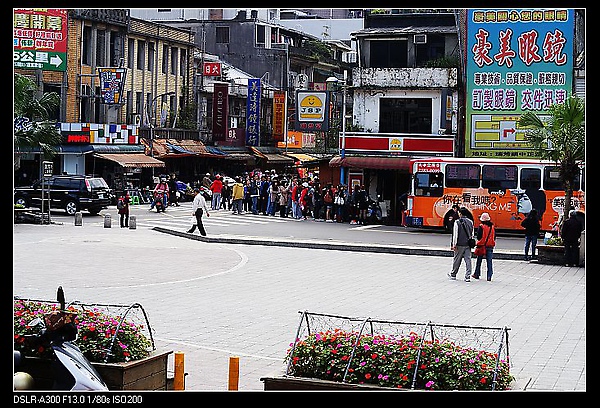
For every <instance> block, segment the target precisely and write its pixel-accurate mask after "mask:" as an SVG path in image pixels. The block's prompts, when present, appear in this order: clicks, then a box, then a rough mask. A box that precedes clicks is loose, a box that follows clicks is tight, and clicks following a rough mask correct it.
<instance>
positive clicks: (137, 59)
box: [14, 9, 195, 188]
mask: <svg viewBox="0 0 600 408" xmlns="http://www.w3.org/2000/svg"><path fill="white" fill-rule="evenodd" d="M14 14H15V33H17V34H16V37H18V38H19V41H22V39H25V38H27V37H29V36H30V35H35V34H34V33H35V32H36V31H37V32H38V33H41V34H43V35H44V36H45V37H46V38H50V37H52V38H56V39H59V38H60V39H61V42H64V44H63V45H62V46H63V47H64V53H57V55H56V56H58V57H63V58H64V60H65V61H64V64H62V65H61V66H58V67H57V68H55V67H51V66H48V65H47V64H45V65H42V64H39V63H38V64H32V63H28V62H26V56H27V54H29V53H30V54H32V55H36V57H35V58H39V59H40V60H44V54H46V55H47V54H49V53H48V52H47V51H43V50H36V49H35V47H33V46H30V45H29V44H28V43H27V42H23V41H22V44H23V45H24V46H23V47H15V50H16V51H15V55H17V54H19V53H20V55H24V57H23V58H22V60H23V62H19V63H15V72H18V73H21V74H23V75H26V76H31V77H33V78H35V79H36V80H37V82H38V83H39V84H40V88H41V89H44V91H55V92H57V93H58V94H59V95H60V97H61V109H60V113H59V115H60V117H59V118H57V119H58V122H59V126H60V131H61V133H62V135H63V143H62V144H61V145H60V146H58V147H57V150H58V154H57V155H56V157H55V158H54V161H55V166H54V168H55V172H58V173H69V174H84V173H85V174H91V173H94V174H99V175H102V176H103V177H104V178H105V179H107V181H109V182H110V184H111V185H112V186H114V187H117V188H120V187H123V186H125V185H128V184H129V185H133V186H140V185H141V184H142V176H143V174H142V173H144V170H151V171H152V172H153V169H154V168H158V169H162V170H164V167H165V166H164V162H162V161H160V160H157V159H155V158H153V157H151V155H147V154H145V153H146V152H145V149H144V145H142V144H141V143H140V133H139V130H140V127H143V126H150V125H152V126H159V127H161V126H172V125H173V123H174V121H175V118H176V112H178V110H180V109H181V108H182V107H183V106H185V105H186V104H187V103H189V101H190V99H191V98H192V96H193V94H192V87H191V86H190V81H192V79H193V78H192V72H193V71H192V69H193V65H192V63H191V60H192V58H193V55H194V50H195V44H194V39H193V36H192V35H191V33H190V32H189V31H186V30H183V29H178V28H174V27H168V26H164V25H160V24H157V23H152V22H149V21H143V20H138V19H132V18H130V16H129V10H126V9H70V10H61V9H48V10H47V11H44V10H37V9H15V11H14ZM17 30H18V31H17ZM19 36H21V37H19ZM58 42H59V41H58V40H56V43H58ZM20 48H23V50H20ZM50 54H51V55H52V53H50ZM53 58H55V57H53ZM101 71H103V72H104V76H102V77H100V72H101ZM20 153H22V154H19V156H20V158H21V160H20V172H21V173H26V174H28V175H29V180H27V179H23V178H22V177H21V178H19V179H20V180H23V181H24V182H26V181H31V179H35V178H37V176H38V175H39V171H40V160H41V159H42V158H41V155H40V154H39V152H35V151H28V152H20ZM149 175H150V172H148V173H147V176H149ZM144 181H145V183H151V182H152V179H151V178H149V177H147V178H146V180H144Z"/></svg>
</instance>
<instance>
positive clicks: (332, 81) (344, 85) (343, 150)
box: [325, 70, 348, 185]
mask: <svg viewBox="0 0 600 408" xmlns="http://www.w3.org/2000/svg"><path fill="white" fill-rule="evenodd" d="M347 81H348V71H346V70H344V79H343V80H339V79H337V77H334V76H331V77H329V78H327V79H326V80H325V82H327V83H328V84H336V83H341V86H342V146H341V148H340V157H341V158H342V160H343V159H344V157H346V89H347V88H348V83H347ZM341 164H342V165H341V166H340V184H343V185H345V184H346V174H345V168H344V163H343V161H342V163H341Z"/></svg>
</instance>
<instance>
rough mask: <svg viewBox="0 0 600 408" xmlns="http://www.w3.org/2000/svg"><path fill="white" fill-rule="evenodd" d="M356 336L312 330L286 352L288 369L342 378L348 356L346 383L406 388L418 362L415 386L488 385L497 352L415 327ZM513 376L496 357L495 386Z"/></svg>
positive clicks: (455, 387) (466, 387)
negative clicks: (429, 335) (429, 336)
mask: <svg viewBox="0 0 600 408" xmlns="http://www.w3.org/2000/svg"><path fill="white" fill-rule="evenodd" d="M357 336H358V334H357V333H353V332H345V331H342V330H339V329H336V330H334V331H329V330H328V331H326V332H320V333H313V334H311V335H309V336H308V337H307V338H306V339H304V340H300V341H298V342H297V343H296V346H295V348H293V349H292V348H291V347H290V349H289V350H288V353H287V355H286V361H288V362H289V361H290V359H291V365H290V372H289V373H288V374H290V375H293V376H297V377H308V378H317V379H322V380H331V381H339V382H341V381H342V380H343V377H344V372H345V370H346V367H347V366H348V361H349V360H350V359H351V360H352V361H351V364H350V366H349V368H348V373H347V375H346V379H345V382H346V383H350V384H371V385H378V386H381V387H392V388H407V389H411V388H412V383H413V376H414V373H415V368H418V370H417V376H416V382H415V387H414V388H415V389H424V390H491V389H492V382H493V381H494V370H495V369H496V364H497V360H498V355H497V354H494V353H489V352H486V351H480V350H474V349H469V348H463V347H460V346H458V345H456V344H454V343H452V342H449V341H442V342H440V341H437V340H436V341H423V340H422V339H421V338H420V337H419V336H418V335H417V334H416V333H410V335H408V336H403V337H400V338H397V337H394V336H385V335H361V336H360V341H359V343H358V346H357V347H356V348H355V349H354V344H355V343H356V339H357ZM421 346H422V347H421ZM353 349H354V355H353V354H352V350H353ZM419 349H420V357H419V358H417V357H418V354H419ZM292 350H293V352H292ZM292 353H293V354H292ZM417 364H418V367H417ZM513 380H514V377H513V376H511V375H510V373H509V365H508V362H507V361H502V360H501V361H498V370H497V375H496V385H495V389H496V390H506V389H509V387H510V384H511V383H512V381H513Z"/></svg>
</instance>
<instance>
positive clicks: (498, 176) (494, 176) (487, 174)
mask: <svg viewBox="0 0 600 408" xmlns="http://www.w3.org/2000/svg"><path fill="white" fill-rule="evenodd" d="M481 186H482V187H483V188H488V189H490V190H507V189H514V188H517V166H502V165H487V166H483V173H482V178H481Z"/></svg>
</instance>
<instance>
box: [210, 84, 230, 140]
mask: <svg viewBox="0 0 600 408" xmlns="http://www.w3.org/2000/svg"><path fill="white" fill-rule="evenodd" d="M228 95H229V85H228V84H215V90H214V93H213V123H212V132H213V140H215V141H216V140H221V141H222V140H226V138H227V128H228V122H229V115H228V103H227V97H228Z"/></svg>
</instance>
